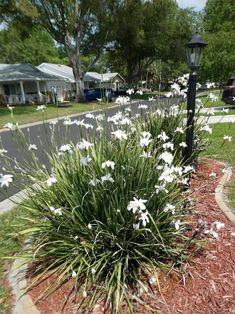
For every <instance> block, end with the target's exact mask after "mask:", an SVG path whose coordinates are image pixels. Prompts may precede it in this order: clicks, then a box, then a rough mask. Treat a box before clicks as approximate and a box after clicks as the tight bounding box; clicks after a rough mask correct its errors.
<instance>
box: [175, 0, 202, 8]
mask: <svg viewBox="0 0 235 314" xmlns="http://www.w3.org/2000/svg"><path fill="white" fill-rule="evenodd" d="M206 1H207V0H177V2H178V5H179V7H180V8H187V7H194V8H195V10H196V11H200V10H202V9H203V8H204V7H205V4H206Z"/></svg>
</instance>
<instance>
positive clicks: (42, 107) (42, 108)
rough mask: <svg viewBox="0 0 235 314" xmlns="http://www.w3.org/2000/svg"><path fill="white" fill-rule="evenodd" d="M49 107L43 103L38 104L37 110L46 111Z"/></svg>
mask: <svg viewBox="0 0 235 314" xmlns="http://www.w3.org/2000/svg"><path fill="white" fill-rule="evenodd" d="M46 108H47V107H46V106H44V105H41V106H37V109H36V110H37V111H42V112H43V111H44V110H45V109H46Z"/></svg>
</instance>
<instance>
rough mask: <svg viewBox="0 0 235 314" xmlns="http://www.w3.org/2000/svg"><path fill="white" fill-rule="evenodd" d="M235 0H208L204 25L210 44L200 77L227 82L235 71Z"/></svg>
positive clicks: (203, 79)
mask: <svg viewBox="0 0 235 314" xmlns="http://www.w3.org/2000/svg"><path fill="white" fill-rule="evenodd" d="M234 21H235V5H234V0H208V1H207V3H206V7H205V15H204V19H203V27H204V29H205V34H204V38H205V41H206V42H207V44H208V46H207V47H206V49H205V52H204V57H203V60H202V65H201V67H200V72H199V74H200V78H201V80H202V81H206V80H211V81H215V82H219V83H220V86H222V84H223V83H225V82H226V81H227V79H228V77H229V76H231V75H234V73H235V55H234V51H235V23H234Z"/></svg>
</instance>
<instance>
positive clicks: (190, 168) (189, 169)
mask: <svg viewBox="0 0 235 314" xmlns="http://www.w3.org/2000/svg"><path fill="white" fill-rule="evenodd" d="M193 170H194V168H193V167H192V166H185V167H184V173H187V172H190V171H193Z"/></svg>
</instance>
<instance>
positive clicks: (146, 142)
mask: <svg viewBox="0 0 235 314" xmlns="http://www.w3.org/2000/svg"><path fill="white" fill-rule="evenodd" d="M151 142H152V140H150V139H149V138H147V137H141V138H140V146H141V147H145V146H148V145H149V144H150V143H151Z"/></svg>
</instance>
